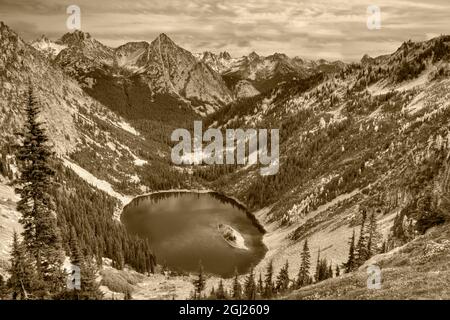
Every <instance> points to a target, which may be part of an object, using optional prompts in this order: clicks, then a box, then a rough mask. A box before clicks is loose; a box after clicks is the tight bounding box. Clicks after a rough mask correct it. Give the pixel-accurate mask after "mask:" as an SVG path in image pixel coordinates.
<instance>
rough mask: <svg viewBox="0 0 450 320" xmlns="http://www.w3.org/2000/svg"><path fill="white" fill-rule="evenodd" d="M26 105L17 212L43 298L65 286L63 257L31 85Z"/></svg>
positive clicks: (47, 154)
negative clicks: (33, 261) (32, 258)
mask: <svg viewBox="0 0 450 320" xmlns="http://www.w3.org/2000/svg"><path fill="white" fill-rule="evenodd" d="M27 98H28V99H27V105H26V123H25V130H24V133H23V134H20V136H21V137H22V144H21V145H19V146H18V148H17V153H16V159H17V160H18V164H19V172H20V175H19V178H18V179H17V181H16V182H17V185H18V187H17V188H16V192H17V193H18V194H19V195H20V200H19V201H18V203H17V211H19V212H20V213H21V214H22V216H21V219H20V223H21V224H22V226H23V233H22V235H23V242H24V245H25V246H26V249H27V250H28V252H30V253H31V254H32V256H33V257H34V260H35V265H36V271H37V278H38V281H39V282H40V283H41V285H42V286H43V287H42V288H41V292H42V293H43V294H44V295H48V294H50V295H51V294H53V293H57V292H59V291H60V290H61V289H62V288H63V286H64V282H65V281H64V275H63V272H62V263H63V258H64V253H63V250H62V242H61V237H60V233H59V229H58V227H57V224H56V218H55V217H54V213H53V201H52V199H51V196H50V194H51V188H52V186H53V176H54V171H53V169H52V168H51V166H50V161H51V156H52V152H51V150H50V148H49V146H48V145H47V143H48V138H47V136H46V134H45V130H44V128H43V127H42V123H40V122H39V121H38V120H37V117H38V115H39V106H38V105H37V103H36V101H35V98H34V95H33V89H32V87H31V85H30V87H29V90H28V97H27Z"/></svg>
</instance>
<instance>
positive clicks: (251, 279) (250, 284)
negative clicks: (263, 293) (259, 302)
mask: <svg viewBox="0 0 450 320" xmlns="http://www.w3.org/2000/svg"><path fill="white" fill-rule="evenodd" d="M244 297H245V299H247V300H255V299H256V283H255V274H254V269H253V267H252V268H251V269H250V273H249V274H248V276H247V278H245V283H244Z"/></svg>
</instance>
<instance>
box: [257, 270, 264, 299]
mask: <svg viewBox="0 0 450 320" xmlns="http://www.w3.org/2000/svg"><path fill="white" fill-rule="evenodd" d="M258 294H259V296H260V297H262V296H263V295H264V282H263V279H262V275H261V272H260V273H259V279H258Z"/></svg>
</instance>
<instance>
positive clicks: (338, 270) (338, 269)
mask: <svg viewBox="0 0 450 320" xmlns="http://www.w3.org/2000/svg"><path fill="white" fill-rule="evenodd" d="M335 273H336V277H339V276H340V275H341V269H340V268H339V265H338V264H337V265H336V271H335Z"/></svg>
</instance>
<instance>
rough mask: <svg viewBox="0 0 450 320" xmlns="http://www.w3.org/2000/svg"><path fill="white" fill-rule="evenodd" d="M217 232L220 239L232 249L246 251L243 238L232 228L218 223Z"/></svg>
mask: <svg viewBox="0 0 450 320" xmlns="http://www.w3.org/2000/svg"><path fill="white" fill-rule="evenodd" d="M217 230H218V231H219V233H220V235H221V236H222V238H223V239H224V240H225V241H226V242H227V243H228V244H229V245H230V246H232V247H233V248H236V249H242V250H248V248H247V246H246V245H245V240H244V237H243V236H242V235H241V234H240V233H239V232H238V231H237V230H235V229H234V228H233V227H231V226H229V225H227V224H223V223H219V224H218V225H217Z"/></svg>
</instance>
